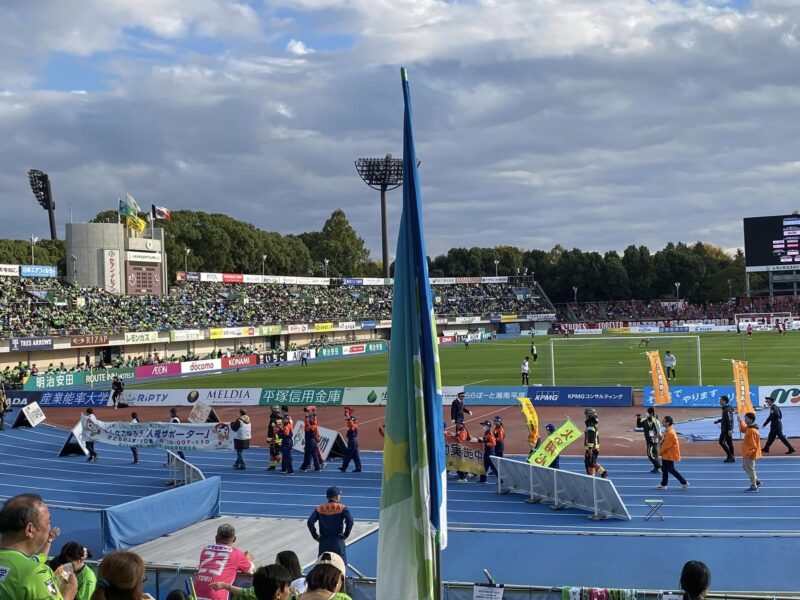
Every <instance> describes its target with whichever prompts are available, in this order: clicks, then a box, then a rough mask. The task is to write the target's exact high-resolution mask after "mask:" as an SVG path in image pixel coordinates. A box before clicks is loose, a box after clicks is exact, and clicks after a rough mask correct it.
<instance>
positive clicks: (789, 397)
mask: <svg viewBox="0 0 800 600" xmlns="http://www.w3.org/2000/svg"><path fill="white" fill-rule="evenodd" d="M751 389H752V388H751ZM751 394H752V392H751ZM757 398H758V404H759V405H761V406H766V402H765V398H772V399H773V400H775V406H778V407H780V408H792V407H800V383H796V384H786V385H767V386H764V385H760V386H758V396H757Z"/></svg>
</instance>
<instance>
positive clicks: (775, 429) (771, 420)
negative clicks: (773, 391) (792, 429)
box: [761, 396, 794, 454]
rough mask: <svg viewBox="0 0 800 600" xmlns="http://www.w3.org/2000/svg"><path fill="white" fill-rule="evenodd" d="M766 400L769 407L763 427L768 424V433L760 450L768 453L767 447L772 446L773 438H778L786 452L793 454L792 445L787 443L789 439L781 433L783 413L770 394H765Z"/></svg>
mask: <svg viewBox="0 0 800 600" xmlns="http://www.w3.org/2000/svg"><path fill="white" fill-rule="evenodd" d="M765 400H766V401H767V406H768V407H769V416H768V417H767V420H766V421H764V427H766V426H767V425H769V435H768V436H767V443H766V444H764V447H763V448H762V449H761V451H762V452H764V453H766V454H769V447H770V446H772V442H774V441H775V438H778V439H779V440H780V441H781V442H782V443H783V445H784V446H786V454H794V447H793V446H792V445H791V444H790V443H789V440H787V439H786V436H785V435H784V434H783V422H782V419H783V413H781V409H780V408H778V407H777V406H775V399H774V398H772V397H771V396H767V397H766V398H765Z"/></svg>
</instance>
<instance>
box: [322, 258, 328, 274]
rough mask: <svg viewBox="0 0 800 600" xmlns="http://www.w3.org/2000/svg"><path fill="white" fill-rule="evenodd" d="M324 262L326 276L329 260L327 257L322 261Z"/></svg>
mask: <svg viewBox="0 0 800 600" xmlns="http://www.w3.org/2000/svg"><path fill="white" fill-rule="evenodd" d="M323 262H324V264H325V277H327V276H328V263H329V262H330V261H329V260H328V259H327V258H326V259H325V260H324V261H323Z"/></svg>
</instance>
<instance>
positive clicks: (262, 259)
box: [261, 254, 267, 275]
mask: <svg viewBox="0 0 800 600" xmlns="http://www.w3.org/2000/svg"><path fill="white" fill-rule="evenodd" d="M266 262H267V255H266V254H264V255H262V256H261V274H262V275H263V274H264V263H266Z"/></svg>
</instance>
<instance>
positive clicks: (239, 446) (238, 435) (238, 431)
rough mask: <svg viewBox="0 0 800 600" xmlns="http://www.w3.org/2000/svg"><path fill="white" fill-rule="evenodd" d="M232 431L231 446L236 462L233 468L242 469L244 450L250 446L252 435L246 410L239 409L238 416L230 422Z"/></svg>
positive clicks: (243, 467) (243, 466)
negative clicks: (234, 451)
mask: <svg viewBox="0 0 800 600" xmlns="http://www.w3.org/2000/svg"><path fill="white" fill-rule="evenodd" d="M231 430H232V431H233V448H234V450H236V462H235V463H233V468H234V469H236V470H237V471H244V469H245V464H244V451H245V450H247V449H248V448H250V438H251V437H252V433H251V425H250V417H249V416H248V414H247V410H245V409H244V408H240V409H239V417H238V418H237V419H236V420H235V421H233V422H232V423H231Z"/></svg>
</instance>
